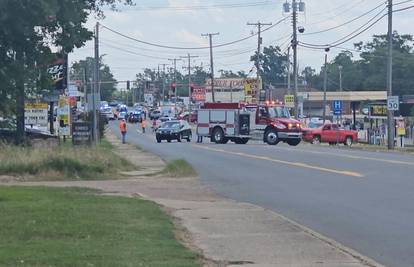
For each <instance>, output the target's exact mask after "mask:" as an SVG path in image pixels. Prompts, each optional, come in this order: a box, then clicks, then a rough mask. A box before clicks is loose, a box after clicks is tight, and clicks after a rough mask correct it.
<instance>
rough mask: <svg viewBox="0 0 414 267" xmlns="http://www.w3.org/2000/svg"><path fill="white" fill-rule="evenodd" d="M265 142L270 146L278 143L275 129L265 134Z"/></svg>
mask: <svg viewBox="0 0 414 267" xmlns="http://www.w3.org/2000/svg"><path fill="white" fill-rule="evenodd" d="M265 140H266V143H268V144H269V145H271V146H274V145H277V144H278V143H279V137H278V136H277V132H276V130H275V129H270V130H268V131H267V132H266V133H265Z"/></svg>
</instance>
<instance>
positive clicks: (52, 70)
mask: <svg viewBox="0 0 414 267" xmlns="http://www.w3.org/2000/svg"><path fill="white" fill-rule="evenodd" d="M57 56H58V58H57V59H56V60H55V61H53V62H52V64H50V65H49V66H48V68H47V72H48V73H49V75H50V78H51V80H52V81H53V84H54V85H55V89H56V90H59V91H61V92H63V90H65V89H66V86H67V84H66V72H67V69H66V61H65V59H64V58H61V56H59V55H57Z"/></svg>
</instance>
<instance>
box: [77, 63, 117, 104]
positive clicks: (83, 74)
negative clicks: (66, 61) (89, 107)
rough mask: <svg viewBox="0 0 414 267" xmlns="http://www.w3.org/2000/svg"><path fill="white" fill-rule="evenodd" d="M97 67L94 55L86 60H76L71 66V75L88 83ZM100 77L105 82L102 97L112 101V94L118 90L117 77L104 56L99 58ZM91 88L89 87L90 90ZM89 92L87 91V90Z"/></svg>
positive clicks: (102, 86)
mask: <svg viewBox="0 0 414 267" xmlns="http://www.w3.org/2000/svg"><path fill="white" fill-rule="evenodd" d="M94 68H95V59H94V58H92V57H87V58H86V59H85V60H80V61H79V62H75V63H73V65H72V68H71V77H72V78H73V79H75V80H80V81H84V80H85V78H86V82H87V84H88V82H89V81H92V80H93V70H94ZM99 77H100V79H101V81H102V82H103V83H102V84H101V87H100V88H101V99H102V100H105V101H110V100H112V99H113V97H112V95H113V93H114V92H115V91H116V85H117V82H116V79H115V78H114V75H113V74H112V72H111V69H110V68H109V66H108V65H106V64H104V63H103V57H102V56H101V58H100V59H99ZM89 90H90V88H89V89H88V92H90V91H89ZM85 93H87V92H85Z"/></svg>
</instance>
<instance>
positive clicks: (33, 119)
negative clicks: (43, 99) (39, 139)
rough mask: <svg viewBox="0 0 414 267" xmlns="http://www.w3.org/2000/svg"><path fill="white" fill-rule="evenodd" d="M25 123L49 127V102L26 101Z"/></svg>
mask: <svg viewBox="0 0 414 267" xmlns="http://www.w3.org/2000/svg"><path fill="white" fill-rule="evenodd" d="M24 112H25V116H24V124H25V125H36V126H40V127H47V122H48V105H47V103H25V105H24Z"/></svg>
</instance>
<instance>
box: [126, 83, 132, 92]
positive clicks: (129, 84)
mask: <svg viewBox="0 0 414 267" xmlns="http://www.w3.org/2000/svg"><path fill="white" fill-rule="evenodd" d="M130 88H131V82H130V81H127V90H128V91H129V89H130Z"/></svg>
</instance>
